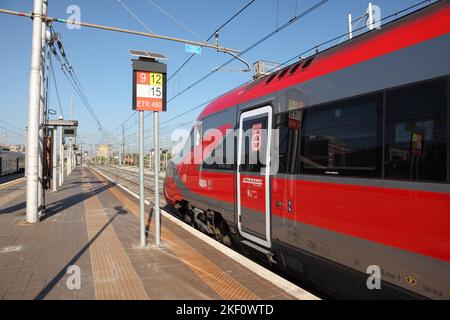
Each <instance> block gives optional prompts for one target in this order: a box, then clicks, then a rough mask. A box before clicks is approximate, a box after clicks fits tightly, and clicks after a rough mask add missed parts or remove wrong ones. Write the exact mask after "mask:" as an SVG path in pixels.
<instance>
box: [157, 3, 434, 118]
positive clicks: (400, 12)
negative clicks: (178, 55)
mask: <svg viewBox="0 0 450 320" xmlns="http://www.w3.org/2000/svg"><path fill="white" fill-rule="evenodd" d="M431 2H433V0H424V1H421V2H418V3H416V4H414V5H411V6H409V7H407V8H405V9H402V10H400V11H397V12H395V13H393V14H391V15H389V16H386V17H384V18H382V19H380V20H379V21H376V22H383V21H385V20H388V19H391V18H393V17H397V16H398V15H400V14H402V13H404V12H407V11H411V10H412V9H415V8H417V7H419V6H422V5H424V4H425V3H431ZM364 28H365V27H361V28H359V29H356V30H353V31H354V32H355V31H360V30H363V29H364ZM345 35H348V32H347V33H345V34H341V35H339V36H336V37H334V38H332V39H330V40H327V41H325V42H322V43H320V44H316V45H314V46H312V47H310V48H309V49H308V50H305V51H303V52H301V53H299V54H296V55H295V56H293V57H292V58H290V59H288V60H286V61H284V62H283V63H281V64H280V65H279V66H277V68H278V67H280V66H286V65H288V64H289V63H291V62H292V61H294V60H297V59H298V58H299V57H302V56H303V55H305V54H307V53H309V52H315V50H316V49H317V48H319V47H323V46H325V45H328V44H330V43H332V42H334V41H336V40H339V39H341V38H342V37H343V36H345ZM274 69H275V68H274ZM274 69H273V70H274ZM273 70H269V72H272V71H273ZM252 81H253V80H248V81H246V82H244V83H242V84H240V85H239V86H238V87H240V86H243V85H245V84H248V83H250V82H252ZM215 99H216V98H213V99H210V100H209V101H207V102H204V103H202V104H200V105H197V106H195V107H193V108H191V109H188V110H186V111H185V112H183V113H181V114H179V115H176V116H174V117H172V118H170V119H168V120H167V121H165V122H162V123H161V124H164V123H168V122H171V121H173V120H176V119H178V118H180V117H182V116H184V115H186V114H188V113H190V112H192V111H195V110H196V109H198V108H201V107H202V106H204V105H205V104H207V103H209V102H212V101H213V100H215Z"/></svg>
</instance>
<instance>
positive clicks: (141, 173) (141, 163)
mask: <svg viewBox="0 0 450 320" xmlns="http://www.w3.org/2000/svg"><path fill="white" fill-rule="evenodd" d="M144 196H145V195H144V111H139V211H140V218H141V219H140V220H141V247H145V207H144Z"/></svg>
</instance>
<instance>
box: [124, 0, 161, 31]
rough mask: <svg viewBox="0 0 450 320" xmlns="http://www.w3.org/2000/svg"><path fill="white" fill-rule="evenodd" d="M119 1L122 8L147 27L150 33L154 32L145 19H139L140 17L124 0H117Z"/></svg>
mask: <svg viewBox="0 0 450 320" xmlns="http://www.w3.org/2000/svg"><path fill="white" fill-rule="evenodd" d="M117 2H119V3H120V5H121V6H122V8H124V9H125V10H126V11H127V12H128V13H129V14H130V15H131V16H132V17H133V18H134V19H135V20H136V21H138V22H139V23H140V24H141V25H142V26H143V27H144V28H145V30H147V31H148V32H149V33H153V31H152V30H150V28H149V27H148V26H147V25H146V24H145V23H144V21H142V20H141V19H139V17H138V16H137V15H135V14H134V12H133V11H131V9H130V8H128V6H127V5H126V4H125V3H124V2H123V1H122V0H117Z"/></svg>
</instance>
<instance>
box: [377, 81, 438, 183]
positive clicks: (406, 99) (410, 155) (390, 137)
mask: <svg viewBox="0 0 450 320" xmlns="http://www.w3.org/2000/svg"><path fill="white" fill-rule="evenodd" d="M446 108H447V104H446V86H445V81H442V80H439V81H433V82H428V83H425V84H421V85H415V86H411V87H407V88H402V89H397V90H393V91H391V92H389V93H388V95H387V105H386V133H385V134H386V145H385V176H386V178H389V179H404V180H419V181H445V180H446V174H447V171H446V162H447V147H446V137H447V128H446V119H447V111H446Z"/></svg>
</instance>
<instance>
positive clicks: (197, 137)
mask: <svg viewBox="0 0 450 320" xmlns="http://www.w3.org/2000/svg"><path fill="white" fill-rule="evenodd" d="M201 142H202V122H201V121H198V122H196V123H195V124H194V145H193V146H194V147H196V146H198V145H199V144H200V143H201Z"/></svg>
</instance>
